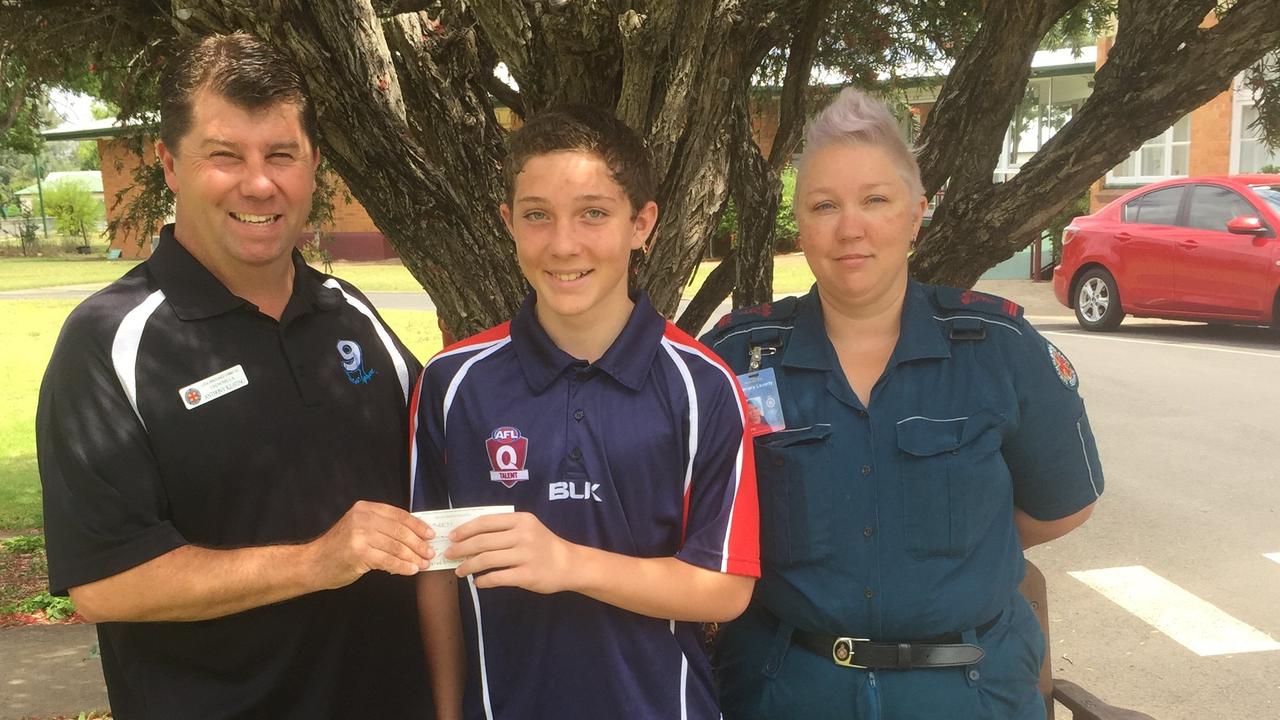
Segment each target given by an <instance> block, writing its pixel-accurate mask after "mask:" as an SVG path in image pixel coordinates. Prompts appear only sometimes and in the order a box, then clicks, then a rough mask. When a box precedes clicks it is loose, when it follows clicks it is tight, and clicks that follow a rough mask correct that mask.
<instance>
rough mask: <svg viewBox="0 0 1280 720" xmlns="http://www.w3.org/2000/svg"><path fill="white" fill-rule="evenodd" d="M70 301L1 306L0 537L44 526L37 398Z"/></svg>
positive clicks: (1, 304) (16, 301)
mask: <svg viewBox="0 0 1280 720" xmlns="http://www.w3.org/2000/svg"><path fill="white" fill-rule="evenodd" d="M75 306H76V303H75V302H74V301H70V300H57V301H46V300H6V301H4V302H3V303H0V311H3V312H4V314H5V322H4V323H2V324H0V347H3V348H4V349H5V352H4V353H3V357H0V407H3V408H4V414H3V416H2V417H0V531H4V530H18V529H23V528H30V527H39V526H40V525H42V524H43V523H42V521H41V509H40V481H39V476H38V474H37V471H36V443H35V435H36V429H35V424H36V397H37V393H38V392H39V389H40V379H41V377H42V376H43V375H44V368H45V365H48V364H49V355H50V354H51V353H52V352H53V343H54V341H55V340H57V339H58V332H59V331H60V330H61V329H62V322H63V321H64V320H65V319H66V317H67V315H68V314H69V313H70V312H71V309H72V308H74V307H75Z"/></svg>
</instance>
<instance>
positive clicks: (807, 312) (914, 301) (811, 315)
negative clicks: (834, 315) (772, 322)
mask: <svg viewBox="0 0 1280 720" xmlns="http://www.w3.org/2000/svg"><path fill="white" fill-rule="evenodd" d="M945 357H951V345H950V343H949V342H948V340H947V338H946V337H945V336H944V335H943V333H942V328H941V327H940V325H939V323H938V321H937V320H936V319H934V309H933V304H932V303H931V302H929V298H928V297H927V296H926V294H925V290H924V287H923V286H922V285H920V283H918V282H916V281H915V280H910V279H909V280H908V281H907V294H906V297H905V298H904V299H903V303H902V320H901V324H900V327H899V330H898V342H897V344H896V345H895V346H894V349H893V355H892V356H891V357H890V359H889V366H890V367H892V366H895V365H897V364H899V363H903V362H907V361H910V360H919V359H922V358H945ZM835 362H836V361H835V349H834V348H833V347H832V346H831V340H830V338H828V337H827V329H826V326H825V325H824V324H823V321H822V302H821V301H820V300H819V298H818V286H817V284H814V286H813V287H812V288H810V289H809V293H808V294H807V295H805V296H804V297H802V298H800V307H799V308H798V309H797V311H796V319H795V326H794V327H793V328H792V330H791V337H790V339H789V340H788V342H787V349H786V353H785V354H784V355H783V357H782V364H783V365H787V366H789V367H800V368H809V369H811V370H831V369H832V368H834V367H835Z"/></svg>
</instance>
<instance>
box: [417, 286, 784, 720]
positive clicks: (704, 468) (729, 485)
mask: <svg viewBox="0 0 1280 720" xmlns="http://www.w3.org/2000/svg"><path fill="white" fill-rule="evenodd" d="M633 299H634V300H635V308H634V310H633V311H632V314H631V317H630V319H629V320H628V322H627V324H626V326H625V328H624V329H623V330H622V333H621V334H620V335H619V336H618V338H617V339H616V340H615V341H614V342H613V344H612V346H610V348H609V349H608V351H607V352H605V354H604V356H603V357H601V358H600V359H599V360H597V361H596V362H594V363H590V364H588V363H586V362H583V361H581V360H577V359H575V358H573V357H571V356H570V355H568V354H567V353H565V352H564V351H563V350H561V349H560V348H558V347H557V346H556V345H555V343H553V342H552V340H551V338H550V337H549V336H548V335H547V333H546V331H545V330H544V329H543V328H542V327H541V326H540V325H539V324H538V321H537V319H536V317H535V315H534V299H533V297H532V296H531V297H530V298H529V299H527V300H526V301H525V304H524V307H523V308H522V309H521V310H520V312H519V313H518V314H517V315H516V317H515V319H513V320H512V321H511V322H509V323H504V324H502V325H499V326H498V327H495V328H493V329H491V330H488V331H486V332H484V333H481V334H479V335H476V336H474V337H472V338H469V339H467V340H464V341H462V342H460V343H458V344H456V345H453V346H451V347H449V348H446V349H445V350H444V351H443V352H441V353H440V354H438V355H436V356H435V358H433V359H432V360H431V361H430V362H428V363H427V367H426V368H425V369H424V370H423V374H422V378H421V380H420V381H419V385H418V390H417V392H416V393H415V395H414V402H415V407H414V409H413V411H412V414H413V418H414V421H415V427H414V430H413V449H412V459H411V463H412V465H413V477H414V482H413V493H412V500H411V505H412V507H413V509H414V510H425V509H440V508H447V507H468V506H476V505H498V504H502V505H514V506H515V508H516V510H518V511H526V512H531V513H533V514H534V515H536V516H537V517H538V518H539V520H541V521H542V523H543V524H545V525H546V526H547V528H548V529H550V530H551V531H552V532H554V533H556V534H557V535H559V536H560V537H562V538H564V539H566V540H568V541H570V542H574V543H578V544H582V545H589V546H591V547H595V548H600V549H603V550H607V551H611V552H616V553H620V554H624V555H630V556H634V557H650V558H657V557H673V556H674V557H676V558H679V559H681V560H683V561H685V562H688V563H691V564H693V565H696V566H698V567H703V568H708V569H711V570H715V571H719V572H726V573H733V574H739V575H748V576H751V577H757V576H758V575H759V546H758V529H757V528H758V519H757V518H758V513H757V507H756V487H755V470H754V463H753V458H752V446H751V443H750V441H749V439H748V440H746V441H744V430H743V428H744V411H743V407H744V403H743V399H742V395H741V392H740V390H739V389H738V386H737V383H736V381H735V379H734V377H733V374H732V373H731V372H730V371H729V370H728V368H727V367H726V366H725V365H724V363H723V362H721V361H720V359H719V358H717V357H716V356H715V355H713V354H712V353H711V352H710V351H709V350H707V349H706V348H705V347H703V346H702V345H701V344H699V343H698V342H697V341H696V340H694V339H693V338H691V337H689V336H688V335H686V334H685V333H683V332H681V331H680V330H679V329H678V328H676V327H675V326H674V325H672V324H671V323H669V322H667V321H666V320H665V319H664V318H663V317H662V316H661V315H659V314H658V313H657V312H656V311H655V310H654V308H653V306H652V305H651V304H650V303H649V300H648V298H647V297H645V296H644V295H643V294H637V295H636V296H635V297H634V298H633ZM459 601H460V604H461V608H462V618H463V631H464V635H465V639H466V645H467V651H468V664H469V668H468V669H469V672H468V679H467V688H466V696H465V703H464V706H465V715H466V717H468V718H540V717H557V718H569V717H582V718H599V717H614V716H617V715H618V714H619V713H623V714H625V715H627V716H629V717H654V718H657V717H669V718H717V717H719V714H720V713H719V710H718V709H717V705H716V701H715V693H714V691H713V689H712V685H711V676H710V672H709V667H708V663H707V659H706V656H705V653H704V650H703V646H702V639H701V631H700V627H699V625H698V624H697V623H689V622H675V621H671V620H662V619H656V618H651V617H646V616H643V615H638V614H636V613H632V612H629V611H626V610H622V609H619V608H616V607H613V606H611V605H607V604H605V603H601V602H599V601H597V600H594V599H591V598H589V597H586V596H584V595H579V594H576V593H569V592H565V593H557V594H554V595H540V594H537V593H533V592H529V591H526V590H522V589H518V588H494V589H478V588H476V586H475V585H474V583H473V582H472V579H471V578H467V579H465V580H462V581H459Z"/></svg>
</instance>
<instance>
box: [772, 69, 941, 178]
mask: <svg viewBox="0 0 1280 720" xmlns="http://www.w3.org/2000/svg"><path fill="white" fill-rule="evenodd" d="M832 145H871V146H874V147H878V148H880V149H881V150H884V151H885V152H887V153H889V156H890V157H891V158H893V160H894V163H895V164H897V166H898V172H899V174H900V175H901V176H902V180H903V182H905V183H906V184H907V189H908V190H910V191H911V192H912V193H914V194H916V195H924V184H923V183H921V182H920V166H919V164H917V163H916V156H915V154H914V153H912V151H911V148H909V147H907V143H906V142H904V141H903V139H902V135H901V134H900V133H899V132H898V121H897V120H895V119H894V117H893V115H892V114H891V113H890V112H889V110H888V108H886V107H885V106H884V103H882V102H880V101H879V100H876V99H875V98H873V97H871V96H870V95H868V94H866V93H864V92H862V91H861V90H857V89H855V88H851V87H849V88H845V89H844V90H841V91H840V94H839V95H837V96H836V98H835V99H834V100H832V101H831V103H830V104H829V105H827V106H826V107H825V108H823V109H822V111H821V112H819V113H818V115H817V116H816V117H814V118H813V119H812V120H810V121H809V124H808V126H807V127H806V128H805V131H804V150H803V152H802V153H801V155H800V158H799V160H798V161H797V162H796V177H797V182H800V181H802V179H803V177H804V166H805V158H806V157H808V156H809V155H810V154H812V153H816V152H818V151H819V150H822V149H823V148H826V147H830V146H832Z"/></svg>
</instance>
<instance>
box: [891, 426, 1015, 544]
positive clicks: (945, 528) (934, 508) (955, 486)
mask: <svg viewBox="0 0 1280 720" xmlns="http://www.w3.org/2000/svg"><path fill="white" fill-rule="evenodd" d="M1004 422H1005V418H1004V416H1002V415H1000V414H999V413H996V412H993V411H990V410H982V411H979V412H976V413H974V414H973V415H970V416H964V417H952V418H948V419H935V418H928V417H912V418H907V419H906V420H902V421H900V422H899V423H898V430H897V434H898V449H899V450H900V451H901V453H902V456H901V467H902V470H901V474H902V492H903V499H902V505H903V512H904V523H903V529H904V535H905V541H906V549H907V552H909V553H910V554H911V555H912V556H913V557H916V558H918V559H927V558H935V557H948V558H960V557H964V556H966V555H968V554H969V552H970V551H972V550H973V548H974V546H975V545H976V544H977V542H978V540H979V539H980V538H981V536H982V534H983V533H984V532H985V529H986V526H987V525H989V524H990V522H991V518H992V517H994V516H995V514H996V512H997V510H998V508H997V507H996V504H997V503H999V502H1002V500H1001V498H1002V497H1005V496H1006V495H1007V492H1008V491H1007V490H1006V491H1005V492H1004V493H1001V492H997V491H996V487H997V486H998V485H999V484H1001V483H1004V484H1005V485H1008V470H1007V468H1006V467H1005V466H1004V460H1003V457H1002V456H1001V454H1000V446H1001V443H1002V441H1003V432H1002V426H1003V425H1004Z"/></svg>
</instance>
